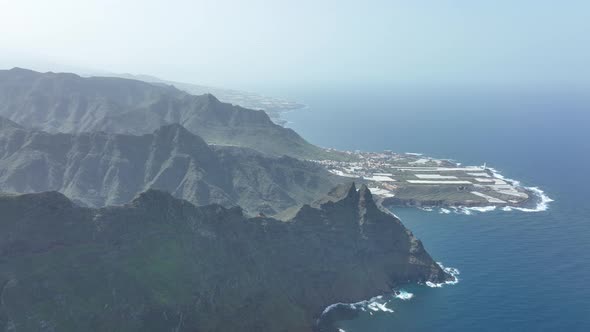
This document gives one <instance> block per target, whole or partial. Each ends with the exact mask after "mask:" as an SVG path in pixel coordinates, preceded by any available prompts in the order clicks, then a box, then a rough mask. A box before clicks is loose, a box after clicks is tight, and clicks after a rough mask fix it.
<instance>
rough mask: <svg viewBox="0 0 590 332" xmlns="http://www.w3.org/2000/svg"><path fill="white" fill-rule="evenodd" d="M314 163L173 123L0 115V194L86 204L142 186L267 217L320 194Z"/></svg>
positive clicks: (126, 195) (328, 183)
mask: <svg viewBox="0 0 590 332" xmlns="http://www.w3.org/2000/svg"><path fill="white" fill-rule="evenodd" d="M335 181H336V177H335V176H333V175H332V174H330V173H329V172H327V171H326V170H324V169H323V168H322V167H320V166H318V165H316V164H313V163H310V162H306V161H300V160H297V159H294V158H291V157H286V156H283V157H276V156H270V155H266V154H262V153H260V152H256V151H254V150H251V149H248V148H237V147H222V146H209V145H208V144H207V143H205V141H203V139H201V138H200V137H199V136H197V135H195V134H192V133H191V132H189V131H188V130H186V129H185V128H184V127H182V126H180V125H178V124H171V125H166V126H163V127H161V128H159V129H157V130H156V131H154V132H153V133H151V134H145V135H141V136H133V135H126V134H112V133H105V132H95V133H80V134H62V133H58V134H51V133H47V132H44V131H39V130H32V129H25V128H23V127H22V126H20V125H18V124H16V123H14V122H12V121H10V120H7V119H4V118H2V117H0V191H4V192H16V193H30V192H40V191H49V190H56V191H59V192H62V193H63V194H65V195H67V196H68V197H70V198H72V199H73V200H74V201H76V202H78V203H80V204H82V205H86V206H95V207H96V206H105V205H113V204H123V203H126V202H128V201H129V200H131V199H132V198H133V197H134V196H136V195H137V194H138V193H140V192H143V191H145V190H147V189H150V188H156V189H162V190H166V191H169V192H171V193H172V194H173V195H174V196H176V197H179V198H184V199H186V200H188V201H190V202H192V203H194V204H197V205H204V204H210V203H219V204H223V205H224V206H233V205H240V206H242V207H244V208H245V209H246V210H248V211H249V212H250V213H253V214H258V213H259V212H263V213H266V214H269V215H272V214H275V213H277V212H280V211H282V210H284V209H287V208H289V207H293V206H297V205H300V204H302V203H306V202H309V201H311V200H313V199H315V198H317V197H318V196H319V195H322V194H324V193H325V192H327V191H328V190H329V189H330V188H331V187H332V186H333V185H334V182H335Z"/></svg>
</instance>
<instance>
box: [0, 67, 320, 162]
mask: <svg viewBox="0 0 590 332" xmlns="http://www.w3.org/2000/svg"><path fill="white" fill-rule="evenodd" d="M0 116H4V117H6V118H8V119H10V120H12V121H14V122H16V123H19V124H20V125H23V126H27V127H34V128H38V129H41V130H45V131H48V132H52V133H54V132H63V133H82V132H93V131H105V132H109V133H124V134H134V135H140V134H146V133H151V132H153V131H155V130H156V129H158V128H159V127H161V126H162V125H166V124H171V123H179V124H181V125H182V126H184V127H185V128H187V129H188V130H189V131H191V132H193V133H195V134H197V135H199V136H201V137H202V138H203V139H204V140H205V141H207V143H209V144H219V145H229V146H242V147H249V148H252V149H255V150H257V151H260V152H263V153H267V154H271V155H277V156H281V155H289V156H292V157H297V158H303V159H322V158H324V157H325V156H327V155H330V154H329V153H328V152H326V151H325V150H324V149H321V148H319V147H316V146H314V145H312V144H310V143H308V142H307V141H305V140H304V139H303V138H301V137H300V136H299V135H298V134H297V133H295V132H294V131H293V130H291V129H288V128H284V127H282V126H279V125H277V124H275V123H273V122H272V121H271V120H270V118H269V117H268V115H267V114H266V113H265V112H263V111H256V110H250V109H246V108H242V107H240V106H234V105H231V104H226V103H222V102H220V101H219V100H217V98H215V97H214V96H213V95H210V94H205V95H200V96H195V95H191V94H188V93H186V92H183V91H181V90H178V89H176V88H174V87H173V86H165V85H161V84H150V83H146V82H142V81H138V80H131V79H123V78H113V77H89V78H83V77H80V76H78V75H75V74H67V73H51V72H49V73H38V72H34V71H31V70H26V69H20V68H14V69H11V70H0Z"/></svg>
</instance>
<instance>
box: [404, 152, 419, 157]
mask: <svg viewBox="0 0 590 332" xmlns="http://www.w3.org/2000/svg"><path fill="white" fill-rule="evenodd" d="M405 154H407V155H410V156H422V155H423V153H418V152H406V153H405Z"/></svg>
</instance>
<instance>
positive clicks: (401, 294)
mask: <svg viewBox="0 0 590 332" xmlns="http://www.w3.org/2000/svg"><path fill="white" fill-rule="evenodd" d="M413 297H414V294H412V293H410V292H406V291H405V290H403V289H401V290H399V291H397V292H396V294H395V298H396V299H400V300H404V301H407V300H411V299H412V298H413Z"/></svg>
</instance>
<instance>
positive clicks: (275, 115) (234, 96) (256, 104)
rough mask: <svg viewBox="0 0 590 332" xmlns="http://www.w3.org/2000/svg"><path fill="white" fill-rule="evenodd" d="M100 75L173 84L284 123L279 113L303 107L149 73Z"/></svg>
mask: <svg viewBox="0 0 590 332" xmlns="http://www.w3.org/2000/svg"><path fill="white" fill-rule="evenodd" d="M92 76H97V75H92ZM100 76H110V77H120V78H127V79H134V80H140V81H144V82H150V83H156V84H165V85H173V86H174V87H176V88H178V89H180V90H182V91H185V92H188V93H190V94H192V95H204V94H208V93H209V94H212V95H214V96H215V97H216V98H218V99H219V100H221V101H222V102H224V103H230V104H233V105H240V106H242V107H245V108H249V109H256V110H263V111H265V112H266V114H268V116H269V117H270V118H271V119H272V120H273V122H275V123H277V124H280V125H284V124H285V120H283V119H282V118H281V114H282V113H285V112H288V111H292V110H296V109H301V108H304V107H305V105H302V104H299V103H296V102H293V101H289V100H284V99H279V98H272V97H266V96H262V95H260V94H257V93H252V92H246V91H239V90H232V89H224V88H216V87H211V86H206V85H199V84H192V83H184V82H175V81H168V80H163V79H161V78H158V77H154V76H150V75H132V74H108V75H107V74H103V75H100Z"/></svg>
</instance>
